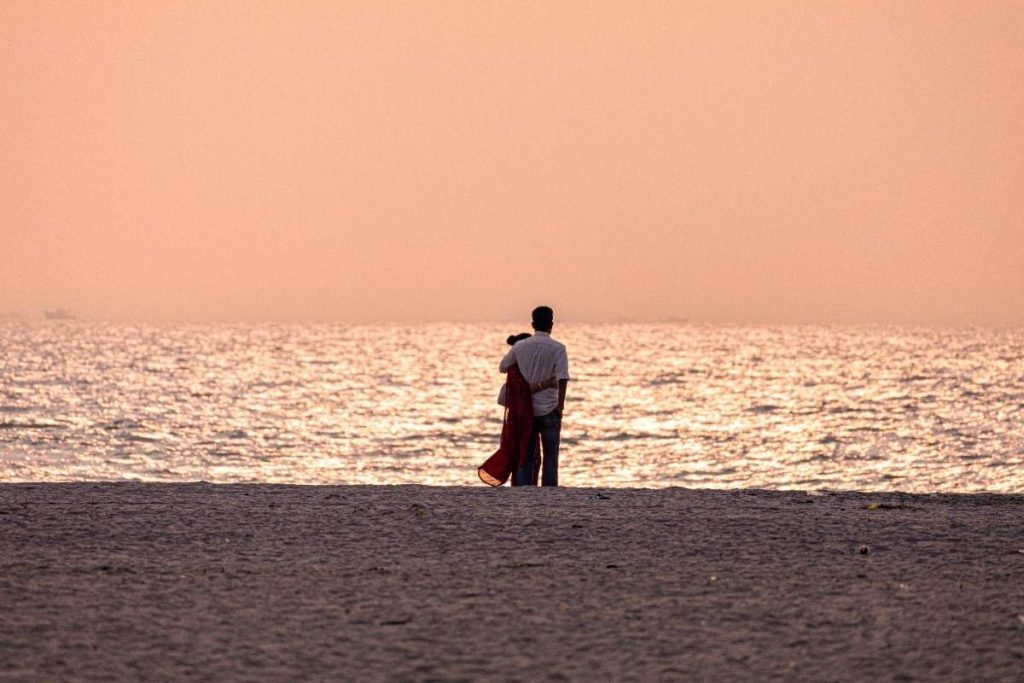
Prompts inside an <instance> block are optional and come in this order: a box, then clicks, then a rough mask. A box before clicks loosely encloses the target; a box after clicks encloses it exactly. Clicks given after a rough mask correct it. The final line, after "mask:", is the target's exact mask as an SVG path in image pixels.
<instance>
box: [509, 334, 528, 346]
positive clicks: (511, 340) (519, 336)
mask: <svg viewBox="0 0 1024 683" xmlns="http://www.w3.org/2000/svg"><path fill="white" fill-rule="evenodd" d="M531 336H533V335H531V334H530V333H529V332H520V333H519V334H510V335H509V336H508V339H506V340H505V343H506V344H508V345H509V346H514V345H515V343H516V342H521V341H523V340H524V339H528V338H529V337H531Z"/></svg>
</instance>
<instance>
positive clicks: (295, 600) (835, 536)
mask: <svg viewBox="0 0 1024 683" xmlns="http://www.w3.org/2000/svg"><path fill="white" fill-rule="evenodd" d="M1021 550H1024V496H1005V495H970V496H954V495H923V496H910V495H900V494H879V495H871V494H859V493H825V494H821V495H808V494H806V493H803V492H769V491H750V490H737V491H706V490H686V489H662V490H624V489H601V490H599V489H536V490H532V489H507V488H506V489H499V490H488V489H485V488H482V487H481V488H443V487H420V486H401V487H387V486H376V487H374V486H365V487H298V486H270V485H229V486H215V485H210V484H183V485H163V484H135V483H128V484H5V485H0V679H2V680H5V681H39V680H101V679H102V680H181V679H189V680H267V681H270V680H411V681H416V680H445V681H456V680H521V681H533V680H584V679H586V680H692V679H705V680H755V679H756V680H763V679H776V680H781V679H787V680H893V681H906V680H919V681H936V680H968V679H970V680H1005V681H1011V680H1021V678H1022V676H1024V553H1022V552H1021Z"/></svg>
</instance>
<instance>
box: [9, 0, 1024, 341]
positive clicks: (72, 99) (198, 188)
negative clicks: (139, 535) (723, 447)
mask: <svg viewBox="0 0 1024 683" xmlns="http://www.w3.org/2000/svg"><path fill="white" fill-rule="evenodd" d="M0 95H2V104H0V312H3V311H23V312H26V313H33V312H35V313H38V310H39V309H41V308H44V307H57V306H66V307H70V308H71V309H73V310H74V311H76V312H78V313H80V314H83V315H88V316H97V317H115V318H123V317H131V318H196V319H210V318H223V319H243V320H244V319H296V318H298V319H304V318H311V319H352V320H499V319H516V318H519V319H525V318H526V316H527V315H528V311H529V309H530V308H531V307H532V306H533V305H534V304H535V303H549V304H551V305H553V306H554V307H555V308H556V314H557V315H558V316H559V319H562V320H571V319H575V320H617V319H624V318H634V319H661V318H668V317H678V318H686V319H691V320H709V321H758V322H760V321H779V322H787V321H808V322H813V321H825V322H844V321H850V322H858V321H861V322H871V321H878V322H887V321H902V322H917V323H938V324H945V323H955V324H975V323H980V324H996V325H1014V326H1016V325H1024V2H1021V1H1019V0H1018V1H1012V2H996V1H989V2H984V1H983V2H979V1H978V0H971V1H967V2H944V1H941V0H927V1H925V2H911V1H902V2H865V1H862V0H849V1H848V2H825V1H821V2H818V1H806V0H792V1H790V2H778V1H772V2H767V1H766V2H722V1H720V0H716V1H714V2H707V3H703V2H657V3H650V2H648V3H636V2H632V1H630V2H625V1H624V2H616V3H611V2H563V1H552V0H543V1H541V2H481V1H479V0H473V1H468V2H393V3H388V2H382V1H381V0H372V1H370V2H365V3H347V2H334V1H331V2H323V3H320V2H301V1H299V2H283V1H282V2H255V1H253V2H248V1H246V2H223V1H220V0H217V1H212V2H164V1H162V0H153V1H151V2H137V1H134V0H133V1H132V2H123V3H120V2H102V3H101V2H72V1H70V0H60V1H57V2H45V1H43V0H29V1H26V2H20V1H17V0H4V1H3V2H2V3H0Z"/></svg>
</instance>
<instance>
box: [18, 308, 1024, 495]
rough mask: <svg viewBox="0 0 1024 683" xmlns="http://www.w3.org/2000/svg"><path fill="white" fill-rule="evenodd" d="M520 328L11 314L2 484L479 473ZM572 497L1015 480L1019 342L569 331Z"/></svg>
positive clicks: (991, 485) (567, 426)
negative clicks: (592, 490)
mask: <svg viewBox="0 0 1024 683" xmlns="http://www.w3.org/2000/svg"><path fill="white" fill-rule="evenodd" d="M515 331H516V330H515V329H513V328H512V327H510V326H503V325H441V324H438V325H404V326H403V325H365V326H352V325H299V324H295V325H284V324H268V325H206V326H202V325H178V326H173V325H168V326H152V325H136V326H131V325H106V324H90V323H84V322H62V323H56V322H49V323H6V324H3V325H0V342H2V355H0V362H2V366H0V379H2V384H0V387H2V389H0V391H2V393H0V480H4V481H15V480H36V481H39V480H107V479H123V478H138V479H145V480H155V481H194V480H207V481H220V482H229V481H267V482H295V483H429V484H476V483H477V482H476V476H475V467H476V466H477V465H478V464H479V463H480V462H481V461H482V460H483V459H484V458H485V457H486V456H487V455H489V454H490V453H491V452H493V451H494V449H495V448H496V446H497V441H498V434H499V431H500V427H501V408H500V407H499V406H497V405H496V403H495V397H496V394H497V389H498V386H499V385H500V383H501V379H502V378H501V376H500V375H499V374H498V373H497V362H498V360H499V358H500V357H501V355H502V354H503V353H504V351H505V349H506V347H505V345H504V339H505V337H506V336H507V335H508V334H509V333H510V332H515ZM555 332H556V337H558V338H560V339H562V340H563V341H564V342H565V343H566V344H567V345H568V347H569V352H570V361H571V363H570V364H571V372H572V375H573V378H574V379H573V382H572V383H571V384H570V388H569V401H568V405H567V413H566V419H565V423H564V427H563V432H562V437H563V448H562V458H561V462H562V480H563V482H564V483H566V484H568V485H576V486H581V485H594V486H673V485H678V486H702V487H737V486H758V487H770V488H779V487H782V488H808V489H815V488H856V489H876V490H877V489H900V490H908V491H980V490H988V491H1018V492H1019V491H1021V490H1024V474H1021V472H1022V470H1021V468H1020V465H1021V462H1022V459H1024V427H1022V420H1021V414H1022V409H1024V362H1022V359H1021V348H1022V342H1024V333H1022V332H1020V331H1003V332H998V331H985V330H953V331H936V330H927V329H896V328H849V327H847V328H843V327H839V328H827V327H729V326H697V325H576V326H572V325H568V326H564V327H560V328H559V329H557V330H556V331H555Z"/></svg>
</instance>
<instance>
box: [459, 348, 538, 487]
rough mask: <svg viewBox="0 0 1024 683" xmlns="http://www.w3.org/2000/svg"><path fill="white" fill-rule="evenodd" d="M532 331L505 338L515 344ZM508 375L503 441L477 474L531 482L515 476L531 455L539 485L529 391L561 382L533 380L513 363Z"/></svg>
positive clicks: (488, 480) (496, 481) (490, 479)
mask: <svg viewBox="0 0 1024 683" xmlns="http://www.w3.org/2000/svg"><path fill="white" fill-rule="evenodd" d="M529 336H530V335H529V334H528V333H526V332H523V333H522V334H514V335H511V336H510V337H509V338H508V339H506V340H505V341H506V342H507V343H508V345H509V346H515V344H516V342H519V341H522V340H523V339H526V338H527V337H529ZM507 377H508V379H507V380H506V381H505V384H504V385H502V387H501V391H499V392H498V403H499V404H501V405H503V406H505V419H504V421H503V422H502V425H501V442H500V443H499V446H498V450H497V451H496V452H495V453H494V455H492V456H491V457H489V458H488V459H487V461H486V462H484V464H483V465H481V466H480V467H479V468H477V471H476V472H477V475H478V476H479V477H480V480H481V481H483V482H484V483H485V484H489V485H491V486H501V485H502V484H504V483H505V482H506V481H508V478H509V476H512V485H513V486H519V485H521V484H526V483H528V482H520V481H517V480H516V477H515V475H514V473H515V472H516V471H517V470H519V469H521V468H522V467H523V465H525V464H526V463H527V461H528V460H529V459H530V458H533V460H534V467H533V468H532V469H533V473H534V475H533V476H534V481H533V482H532V483H533V484H534V486H536V484H537V481H536V478H537V473H538V472H540V450H539V448H537V447H534V449H533V453H529V452H528V451H529V450H530V432H531V431H532V430H533V402H532V401H531V399H530V395H531V394H534V393H536V392H538V391H541V390H542V389H547V388H550V387H556V386H558V380H557V379H555V378H554V377H551V378H550V379H547V380H544V381H543V382H536V383H534V384H530V383H528V382H527V381H526V379H525V378H524V377H523V375H522V373H520V372H519V366H518V365H512V366H511V367H510V368H509V369H508V375H507Z"/></svg>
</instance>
